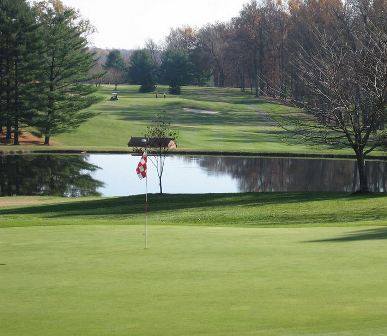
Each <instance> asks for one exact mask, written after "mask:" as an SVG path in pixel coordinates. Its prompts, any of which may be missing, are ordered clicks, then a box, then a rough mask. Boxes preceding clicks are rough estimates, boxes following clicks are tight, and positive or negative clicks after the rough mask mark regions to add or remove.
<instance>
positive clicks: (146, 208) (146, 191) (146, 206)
mask: <svg viewBox="0 0 387 336" xmlns="http://www.w3.org/2000/svg"><path fill="white" fill-rule="evenodd" d="M147 248H148V172H147V174H146V176H145V249H147Z"/></svg>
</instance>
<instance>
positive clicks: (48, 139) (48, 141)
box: [44, 135, 50, 146]
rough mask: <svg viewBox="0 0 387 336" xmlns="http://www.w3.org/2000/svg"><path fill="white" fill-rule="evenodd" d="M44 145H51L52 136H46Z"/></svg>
mask: <svg viewBox="0 0 387 336" xmlns="http://www.w3.org/2000/svg"><path fill="white" fill-rule="evenodd" d="M44 144H45V145H47V146H49V145H50V136H49V135H45V136H44Z"/></svg>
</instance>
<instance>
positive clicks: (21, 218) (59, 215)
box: [0, 193, 387, 227]
mask: <svg viewBox="0 0 387 336" xmlns="http://www.w3.org/2000/svg"><path fill="white" fill-rule="evenodd" d="M36 199H39V198H33V197H32V198H25V197H21V198H18V197H16V198H12V197H2V198H0V217H1V222H0V227H7V226H31V225H60V224H97V223H100V224H106V222H107V221H108V222H109V223H110V224H134V225H135V224H141V223H142V222H143V210H144V197H143V196H130V197H116V198H86V199H83V198H81V199H76V200H73V199H64V198H52V197H46V198H44V199H43V200H42V201H41V202H42V204H41V205H30V204H31V203H33V202H34V200H36ZM17 200H20V201H19V204H18V201H17ZM149 220H150V222H153V223H157V224H165V225H171V224H173V225H206V226H208V225H211V226H238V227H240V226H253V227H261V226H276V227H295V226H306V227H311V226H313V227H315V226H358V225H361V226H365V225H374V226H375V225H386V224H387V196H386V195H385V194H380V195H370V196H356V197H354V196H349V195H348V194H336V193H247V194H208V195H164V196H159V195H150V213H149Z"/></svg>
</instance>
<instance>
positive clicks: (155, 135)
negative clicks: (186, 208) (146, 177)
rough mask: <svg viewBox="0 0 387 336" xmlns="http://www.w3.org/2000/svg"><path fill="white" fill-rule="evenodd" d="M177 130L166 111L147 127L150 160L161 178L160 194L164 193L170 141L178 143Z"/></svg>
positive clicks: (146, 136) (146, 134)
mask: <svg viewBox="0 0 387 336" xmlns="http://www.w3.org/2000/svg"><path fill="white" fill-rule="evenodd" d="M176 138H177V132H176V131H175V130H173V129H172V128H171V123H170V122H169V120H168V119H167V117H166V115H165V113H163V114H158V115H157V116H156V117H155V119H154V120H152V123H151V125H149V126H148V127H147V130H146V133H145V139H146V140H147V141H146V142H147V147H148V148H149V149H150V153H151V154H153V155H151V156H149V159H150V161H151V162H152V164H153V166H154V167H155V168H156V172H157V176H158V179H159V190H160V194H162V193H163V185H162V178H163V173H164V165H165V158H166V155H167V153H168V151H169V149H170V148H171V146H170V143H171V141H174V142H175V144H176Z"/></svg>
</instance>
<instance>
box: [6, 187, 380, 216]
mask: <svg viewBox="0 0 387 336" xmlns="http://www.w3.org/2000/svg"><path fill="white" fill-rule="evenodd" d="M349 197H350V196H349V195H348V194H343V193H244V194H201V195H184V194H173V195H172V194H166V195H162V196H160V195H158V194H151V195H149V208H150V211H151V212H152V213H155V212H163V211H178V210H184V209H187V210H188V209H195V208H202V209H203V208H204V209H205V208H208V209H210V208H211V209H215V208H216V207H233V206H247V207H251V206H254V207H260V206H265V205H281V204H290V203H302V202H310V201H323V200H339V199H344V198H349ZM362 197H364V198H367V199H370V198H374V197H382V196H381V195H367V196H357V197H356V199H360V198H362ZM143 212H144V196H143V195H138V196H129V197H116V198H102V199H100V200H91V201H90V200H86V201H79V200H78V201H75V202H69V203H61V204H51V205H50V204H48V205H41V206H28V207H21V208H12V209H0V216H1V215H30V214H39V215H40V216H41V217H46V218H60V217H63V218H65V217H69V216H98V217H99V216H102V217H103V216H112V215H136V214H139V213H143Z"/></svg>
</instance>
